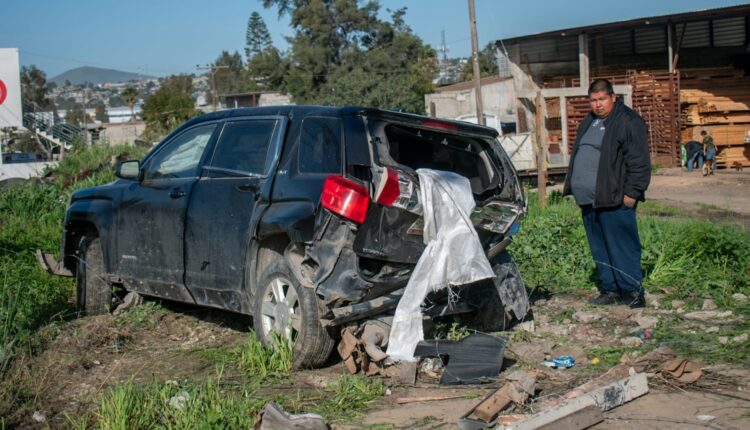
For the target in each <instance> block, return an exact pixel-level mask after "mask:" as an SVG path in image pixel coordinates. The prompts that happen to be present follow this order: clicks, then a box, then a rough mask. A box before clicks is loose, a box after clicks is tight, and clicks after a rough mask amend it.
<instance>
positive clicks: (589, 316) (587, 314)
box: [573, 311, 603, 324]
mask: <svg viewBox="0 0 750 430" xmlns="http://www.w3.org/2000/svg"><path fill="white" fill-rule="evenodd" d="M602 317H603V315H602V313H601V312H592V311H578V312H576V313H574V314H573V319H574V320H576V321H578V322H580V323H584V324H585V323H590V322H593V321H599V320H601V319H602Z"/></svg>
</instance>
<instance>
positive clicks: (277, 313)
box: [253, 257, 335, 368]
mask: <svg viewBox="0 0 750 430" xmlns="http://www.w3.org/2000/svg"><path fill="white" fill-rule="evenodd" d="M254 298H255V303H254V305H255V306H254V308H255V309H254V313H253V315H254V318H253V319H254V321H255V323H254V324H255V332H256V335H257V336H258V339H260V341H261V343H263V345H265V346H267V347H273V344H274V333H278V334H281V335H283V336H285V337H287V338H290V339H293V340H294V362H293V364H294V367H295V368H312V367H320V366H322V365H323V364H325V362H326V360H328V356H330V355H331V351H332V350H333V347H334V345H335V339H334V337H333V336H332V335H331V334H330V333H329V332H328V330H326V329H325V328H324V327H323V326H322V325H321V324H320V320H319V315H320V312H319V308H318V306H319V302H318V298H317V297H316V296H315V293H314V291H313V290H311V289H309V288H305V287H303V286H301V285H300V284H299V282H298V281H297V279H296V278H295V276H294V274H293V273H292V271H291V269H290V268H289V266H288V264H287V262H286V259H284V258H283V257H282V258H279V259H278V260H276V261H274V262H272V263H270V264H269V265H268V266H267V267H266V268H265V270H264V271H263V273H262V274H261V277H260V282H259V283H258V289H257V290H256V291H255V295H254Z"/></svg>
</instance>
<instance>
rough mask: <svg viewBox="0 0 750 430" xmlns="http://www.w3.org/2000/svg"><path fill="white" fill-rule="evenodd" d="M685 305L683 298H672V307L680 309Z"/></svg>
mask: <svg viewBox="0 0 750 430" xmlns="http://www.w3.org/2000/svg"><path fill="white" fill-rule="evenodd" d="M683 306H685V301H684V300H672V309H680V308H682V307H683Z"/></svg>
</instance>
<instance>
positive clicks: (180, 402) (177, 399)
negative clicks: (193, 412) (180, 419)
mask: <svg viewBox="0 0 750 430" xmlns="http://www.w3.org/2000/svg"><path fill="white" fill-rule="evenodd" d="M188 401H190V393H188V392H187V391H180V392H179V393H177V394H176V395H174V396H172V397H171V398H170V399H169V402H168V403H169V406H171V407H173V408H175V409H179V410H183V409H185V406H186V405H187V402H188Z"/></svg>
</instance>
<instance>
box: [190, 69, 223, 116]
mask: <svg viewBox="0 0 750 430" xmlns="http://www.w3.org/2000/svg"><path fill="white" fill-rule="evenodd" d="M195 68H196V69H198V70H210V71H211V94H213V99H214V112H216V111H217V110H218V107H217V105H216V102H217V101H218V96H217V95H216V71H217V70H219V69H228V68H229V66H215V65H209V64H206V65H205V66H203V67H201V66H200V65H196V66H195Z"/></svg>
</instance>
